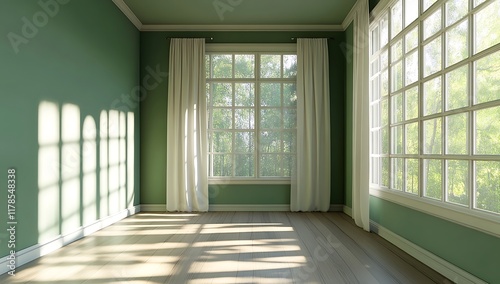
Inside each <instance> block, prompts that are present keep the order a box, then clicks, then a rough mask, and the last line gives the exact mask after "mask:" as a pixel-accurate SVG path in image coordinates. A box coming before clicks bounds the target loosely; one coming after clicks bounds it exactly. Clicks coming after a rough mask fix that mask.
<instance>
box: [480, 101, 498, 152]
mask: <svg viewBox="0 0 500 284" xmlns="http://www.w3.org/2000/svg"><path fill="white" fill-rule="evenodd" d="M475 115H476V123H475V127H476V151H475V153H476V154H478V155H500V142H499V141H500V123H499V121H500V107H492V108H487V109H482V110H478V111H476V112H475Z"/></svg>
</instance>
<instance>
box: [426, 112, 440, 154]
mask: <svg viewBox="0 0 500 284" xmlns="http://www.w3.org/2000/svg"><path fill="white" fill-rule="evenodd" d="M424 141H425V146H424V154H435V155H438V154H441V141H442V139H441V118H440V117H439V118H435V119H431V120H426V121H424Z"/></svg>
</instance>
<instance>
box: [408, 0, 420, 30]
mask: <svg viewBox="0 0 500 284" xmlns="http://www.w3.org/2000/svg"><path fill="white" fill-rule="evenodd" d="M417 17H418V1H417V0H407V1H405V27H407V26H408V25H409V24H411V23H412V22H413V21H415V20H416V19H417Z"/></svg>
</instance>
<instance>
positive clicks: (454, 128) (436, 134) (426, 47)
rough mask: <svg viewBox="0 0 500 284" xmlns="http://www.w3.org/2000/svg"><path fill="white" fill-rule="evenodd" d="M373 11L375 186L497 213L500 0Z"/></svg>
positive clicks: (404, 2) (407, 4) (400, 4)
mask: <svg viewBox="0 0 500 284" xmlns="http://www.w3.org/2000/svg"><path fill="white" fill-rule="evenodd" d="M380 15H381V16H380V17H377V18H376V19H375V20H374V21H373V22H372V24H371V28H370V31H371V32H370V39H371V41H370V42H371V50H370V54H371V56H370V90H371V92H370V96H371V177H370V179H371V186H372V188H377V189H382V190H383V189H386V190H388V191H392V192H399V193H401V194H402V195H406V196H408V197H411V196H412V198H413V197H414V198H420V200H426V201H430V202H433V203H434V204H442V205H443V206H452V207H454V208H456V209H458V208H463V209H464V210H466V211H467V210H468V211H469V212H479V211H482V212H487V213H493V214H498V213H500V44H499V43H500V0H448V1H443V0H441V1H437V0H420V1H417V0H399V1H391V2H390V5H389V6H388V7H386V8H385V9H384V11H383V13H381V14H380Z"/></svg>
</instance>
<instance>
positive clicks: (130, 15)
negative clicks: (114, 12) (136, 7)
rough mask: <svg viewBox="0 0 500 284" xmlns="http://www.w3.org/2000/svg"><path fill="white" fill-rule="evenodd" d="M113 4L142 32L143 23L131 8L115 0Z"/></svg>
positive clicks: (121, 0) (121, 1) (119, 0)
mask: <svg viewBox="0 0 500 284" xmlns="http://www.w3.org/2000/svg"><path fill="white" fill-rule="evenodd" d="M113 3H115V5H116V6H117V7H118V9H120V11H122V13H123V14H124V15H125V16H126V17H127V18H128V19H129V20H130V22H132V24H133V25H134V26H135V27H136V28H137V29H138V30H139V31H140V30H142V26H143V25H142V23H141V21H140V20H139V18H137V16H136V15H135V14H134V12H132V10H130V7H129V6H128V5H127V4H126V3H125V2H124V1H123V0H113Z"/></svg>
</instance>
